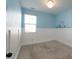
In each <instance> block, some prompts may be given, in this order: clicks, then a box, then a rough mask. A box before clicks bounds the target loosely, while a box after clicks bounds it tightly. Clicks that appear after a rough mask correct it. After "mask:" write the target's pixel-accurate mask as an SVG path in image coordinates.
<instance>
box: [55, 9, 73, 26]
mask: <svg viewBox="0 0 79 59" xmlns="http://www.w3.org/2000/svg"><path fill="white" fill-rule="evenodd" d="M56 27H58V28H60V27H65V28H71V27H72V9H68V10H65V11H62V12H60V13H59V14H57V15H56Z"/></svg>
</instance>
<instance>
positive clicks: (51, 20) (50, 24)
mask: <svg viewBox="0 0 79 59" xmlns="http://www.w3.org/2000/svg"><path fill="white" fill-rule="evenodd" d="M24 14H31V15H36V16H37V28H55V27H56V26H55V25H56V23H55V22H56V16H55V15H52V14H48V13H43V12H39V11H33V10H28V9H24V8H22V17H23V18H22V28H24Z"/></svg>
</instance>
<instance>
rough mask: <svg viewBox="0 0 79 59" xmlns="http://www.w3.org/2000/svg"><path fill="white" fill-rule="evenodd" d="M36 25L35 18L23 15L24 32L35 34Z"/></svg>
mask: <svg viewBox="0 0 79 59" xmlns="http://www.w3.org/2000/svg"><path fill="white" fill-rule="evenodd" d="M36 23H37V16H35V15H29V14H25V15H24V28H25V32H36Z"/></svg>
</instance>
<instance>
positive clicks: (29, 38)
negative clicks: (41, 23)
mask: <svg viewBox="0 0 79 59" xmlns="http://www.w3.org/2000/svg"><path fill="white" fill-rule="evenodd" d="M51 40H58V41H60V42H62V43H64V44H67V45H69V46H71V45H72V29H71V28H37V32H35V33H25V32H24V30H22V41H21V44H22V45H28V44H35V43H40V42H45V41H51Z"/></svg>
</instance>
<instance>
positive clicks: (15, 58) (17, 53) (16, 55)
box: [14, 47, 21, 59]
mask: <svg viewBox="0 0 79 59" xmlns="http://www.w3.org/2000/svg"><path fill="white" fill-rule="evenodd" d="M20 49H21V47H19V48H18V50H17V52H16V54H15V57H14V59H17V57H18V55H19V52H20Z"/></svg>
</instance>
